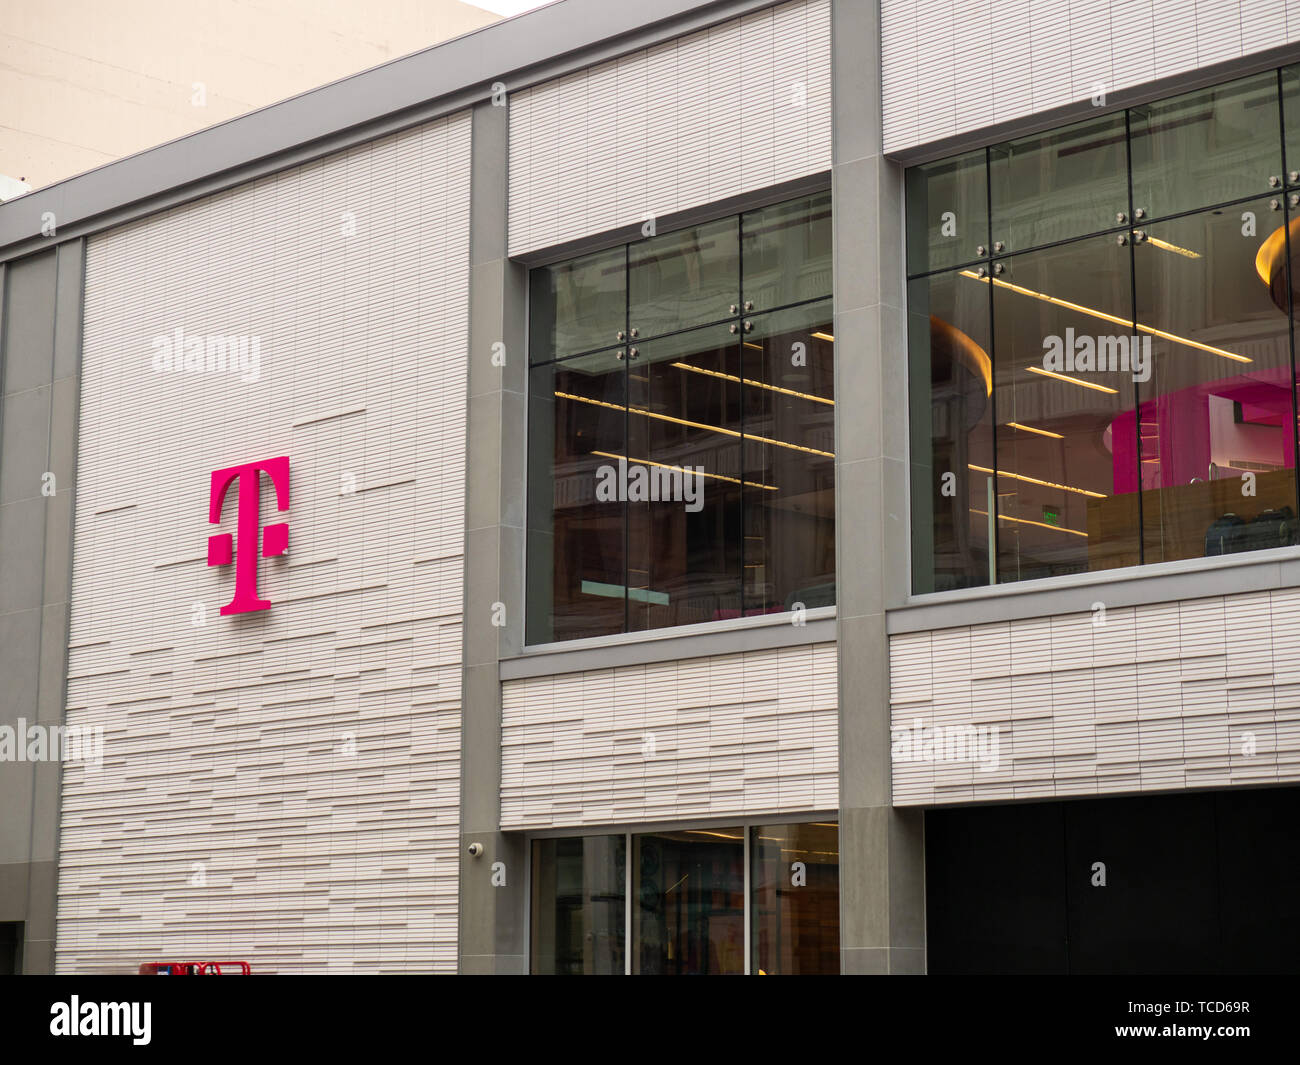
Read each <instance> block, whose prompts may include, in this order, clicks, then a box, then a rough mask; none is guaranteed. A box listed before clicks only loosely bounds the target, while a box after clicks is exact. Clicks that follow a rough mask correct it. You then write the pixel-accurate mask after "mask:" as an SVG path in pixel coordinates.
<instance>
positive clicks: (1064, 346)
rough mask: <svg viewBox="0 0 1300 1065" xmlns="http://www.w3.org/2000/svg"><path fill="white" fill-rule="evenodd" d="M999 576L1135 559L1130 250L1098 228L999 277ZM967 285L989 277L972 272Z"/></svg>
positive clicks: (1135, 347) (1023, 576) (1046, 573)
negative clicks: (1094, 233) (1093, 234)
mask: <svg viewBox="0 0 1300 1065" xmlns="http://www.w3.org/2000/svg"><path fill="white" fill-rule="evenodd" d="M991 283H992V287H993V321H994V323H995V326H996V332H995V335H994V339H993V350H994V353H995V356H994V388H995V396H996V403H997V417H998V430H997V469H998V475H997V496H998V499H997V512H998V566H997V570H998V572H997V578H998V580H999V581H1018V580H1030V579H1032V578H1035V577H1051V576H1057V575H1059V574H1063V573H1081V572H1086V571H1088V570H1098V569H1108V568H1111V567H1114V566H1136V565H1138V564H1139V563H1140V562H1141V561H1142V560H1141V555H1140V551H1139V546H1138V513H1137V507H1138V500H1137V494H1136V493H1137V485H1136V483H1135V482H1136V471H1137V456H1136V454H1135V448H1136V439H1137V438H1136V434H1135V433H1134V430H1133V397H1134V380H1135V377H1136V378H1141V377H1142V376H1143V374H1144V373H1145V374H1148V375H1149V373H1150V363H1149V359H1147V360H1145V361H1144V358H1143V356H1144V353H1145V352H1146V351H1147V350H1149V348H1150V339H1149V338H1141V337H1136V336H1135V334H1134V330H1133V328H1132V321H1133V313H1132V303H1133V299H1132V292H1131V289H1130V286H1129V249H1128V247H1127V246H1126V245H1120V244H1118V243H1117V242H1116V240H1115V239H1114V238H1113V237H1108V236H1103V237H1089V238H1087V239H1085V240H1080V241H1075V242H1074V243H1071V244H1064V245H1059V246H1057V247H1053V248H1048V249H1046V250H1043V251H1036V252H1029V253H1027V254H1025V255H1017V256H1015V257H1013V258H1011V259H1009V260H1007V261H1006V263H1005V272H1004V273H1002V274H1001V275H994V276H993V278H992V282H991ZM967 284H970V285H972V286H976V287H980V288H983V287H984V284H985V283H984V282H980V281H978V280H974V279H968V280H967Z"/></svg>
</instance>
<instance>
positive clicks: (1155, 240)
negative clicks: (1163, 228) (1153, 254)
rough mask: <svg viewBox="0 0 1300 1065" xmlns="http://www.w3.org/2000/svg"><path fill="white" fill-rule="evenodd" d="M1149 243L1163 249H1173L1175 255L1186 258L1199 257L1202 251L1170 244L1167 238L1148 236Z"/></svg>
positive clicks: (1147, 241)
mask: <svg viewBox="0 0 1300 1065" xmlns="http://www.w3.org/2000/svg"><path fill="white" fill-rule="evenodd" d="M1146 243H1147V244H1151V245H1153V246H1154V247H1157V248H1159V249H1160V250H1161V251H1171V252H1173V253H1174V254H1175V255H1181V256H1183V258H1185V259H1199V258H1200V257H1201V253H1200V252H1198V251H1192V250H1191V249H1190V248H1180V247H1179V246H1178V245H1177V244H1170V243H1169V241H1167V240H1161V239H1160V238H1159V237H1147V239H1146Z"/></svg>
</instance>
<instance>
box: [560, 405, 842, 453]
mask: <svg viewBox="0 0 1300 1065" xmlns="http://www.w3.org/2000/svg"><path fill="white" fill-rule="evenodd" d="M555 394H556V396H558V397H559V398H560V399H571V400H574V401H575V402H577V403H590V404H591V405H592V406H593V407H605V408H607V409H608V410H618V411H627V412H628V413H629V414H639V415H641V416H642V417H643V418H654V419H656V420H657V421H661V422H671V423H672V424H673V425H685V426H686V427H687V428H689V429H704V430H706V431H708V432H710V433H721V434H722V435H723V436H734V437H736V439H740V438H741V435H742V434H741V433H738V432H737V431H736V430H735V429H724V428H723V427H722V426H720V425H706V424H704V423H703V422H691V421H687V420H686V419H685V418H674V417H673V416H672V415H670V414H656V413H655V412H654V411H649V410H641V409H640V408H639V407H624V406H622V405H621V404H618V403H606V402H605V401H604V400H603V399H588V398H587V397H586V396H575V395H574V394H573V393H572V392H560V391H556V393H555ZM743 435H744V438H745V439H746V440H755V441H757V442H758V443H760V444H772V445H773V446H775V447H786V448H789V449H790V450H791V451H802V452H804V453H806V454H809V455H821V456H822V457H824V458H828V459H833V458H834V457H835V452H833V451H818V450H817V449H816V448H815V447H804V446H803V445H802V444H790V443H787V442H786V441H784V440H769V439H768V438H767V437H765V436H751V435H750V434H749V433H745V434H743Z"/></svg>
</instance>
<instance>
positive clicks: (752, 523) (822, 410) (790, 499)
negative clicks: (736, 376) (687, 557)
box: [741, 300, 835, 615]
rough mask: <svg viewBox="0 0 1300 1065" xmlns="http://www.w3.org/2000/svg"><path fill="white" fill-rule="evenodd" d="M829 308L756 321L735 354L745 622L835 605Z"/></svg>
mask: <svg viewBox="0 0 1300 1065" xmlns="http://www.w3.org/2000/svg"><path fill="white" fill-rule="evenodd" d="M832 317H833V312H832V308H831V302H830V301H829V300H826V301H824V302H820V303H814V304H808V305H805V306H803V307H796V308H792V309H790V310H786V311H776V312H773V313H772V314H766V315H759V316H757V317H755V318H754V319H753V329H752V330H751V331H750V332H749V333H748V334H747V335H746V336H745V339H744V343H743V345H742V347H741V377H742V378H743V379H744V391H743V396H744V401H745V402H744V430H745V456H744V463H743V465H744V469H745V487H744V501H745V512H744V545H745V558H744V570H745V588H744V595H745V604H744V609H745V613H746V614H747V615H752V614H764V613H775V612H779V611H785V610H793V609H795V605H796V604H799V603H801V604H803V606H804V608H812V607H819V606H833V605H834V603H835V455H834V452H835V399H834V397H835V384H834V378H835V338H834V332H833V329H834V327H833V325H832Z"/></svg>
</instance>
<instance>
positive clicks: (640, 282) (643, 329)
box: [627, 218, 740, 340]
mask: <svg viewBox="0 0 1300 1065" xmlns="http://www.w3.org/2000/svg"><path fill="white" fill-rule="evenodd" d="M739 234H740V222H739V219H738V218H724V219H722V220H720V221H717V222H708V223H706V224H704V225H700V226H694V227H692V228H690V229H682V230H678V231H677V232H675V233H665V234H663V235H662V236H658V237H651V238H650V239H649V240H643V241H639V242H638V243H636V244H632V245H629V246H628V281H627V287H628V324H629V326H630V327H631V328H632V329H635V330H636V331H637V332H636V334H635V336H636V337H637V338H639V339H641V340H645V339H646V338H648V337H654V336H660V335H662V334H663V333H671V332H674V331H675V330H678V329H688V328H690V327H691V326H694V325H704V324H706V323H708V322H719V321H722V320H723V319H724V318H727V317H728V316H729V315H732V314H735V313H736V312H735V311H734V310H733V309H732V308H734V307H737V306H738V305H739V303H740V246H739Z"/></svg>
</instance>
